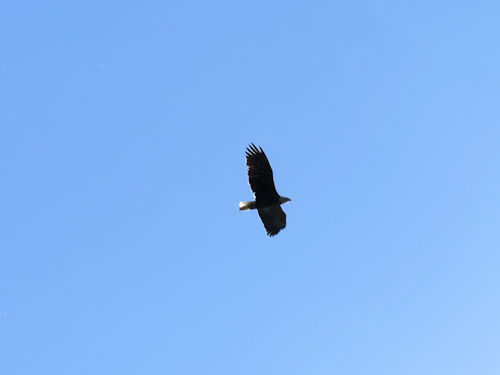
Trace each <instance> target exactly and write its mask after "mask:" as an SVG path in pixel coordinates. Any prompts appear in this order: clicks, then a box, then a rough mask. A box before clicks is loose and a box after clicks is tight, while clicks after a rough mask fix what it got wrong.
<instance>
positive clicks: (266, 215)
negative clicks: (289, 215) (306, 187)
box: [258, 205, 286, 236]
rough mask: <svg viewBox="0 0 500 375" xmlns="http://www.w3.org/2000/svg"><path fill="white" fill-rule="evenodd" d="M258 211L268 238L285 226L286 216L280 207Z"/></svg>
mask: <svg viewBox="0 0 500 375" xmlns="http://www.w3.org/2000/svg"><path fill="white" fill-rule="evenodd" d="M258 211H259V216H260V219H261V220H262V222H263V223H264V227H265V228H266V232H267V234H268V235H269V236H274V235H276V234H278V232H279V231H280V230H282V229H283V228H284V227H285V226H286V215H285V213H284V212H283V210H282V209H281V206H279V205H278V206H271V207H265V208H259V209H258Z"/></svg>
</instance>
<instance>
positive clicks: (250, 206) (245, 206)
mask: <svg viewBox="0 0 500 375" xmlns="http://www.w3.org/2000/svg"><path fill="white" fill-rule="evenodd" d="M254 208H255V202H240V211H243V210H253V209H254Z"/></svg>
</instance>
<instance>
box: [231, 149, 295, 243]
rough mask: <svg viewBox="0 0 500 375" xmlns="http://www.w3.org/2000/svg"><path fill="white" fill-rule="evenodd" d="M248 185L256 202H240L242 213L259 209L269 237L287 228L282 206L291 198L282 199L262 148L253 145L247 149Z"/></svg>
mask: <svg viewBox="0 0 500 375" xmlns="http://www.w3.org/2000/svg"><path fill="white" fill-rule="evenodd" d="M246 156H247V166H248V183H249V184H250V188H251V189H252V192H253V195H254V197H255V201H253V202H240V211H242V210H253V209H257V211H258V212H259V216H260V219H261V220H262V222H263V223H264V227H265V228H266V232H267V234H268V236H274V235H276V234H278V232H279V231H280V230H282V229H283V228H284V227H285V226H286V215H285V213H284V212H283V210H282V209H281V207H280V205H281V204H283V203H285V202H288V201H290V200H291V199H290V198H286V197H280V195H279V194H278V192H277V191H276V188H275V187H274V181H273V170H272V169H271V165H270V164H269V160H267V156H266V154H264V151H262V148H261V147H259V148H257V147H256V146H255V145H254V144H253V143H252V144H251V145H250V146H248V147H247V151H246Z"/></svg>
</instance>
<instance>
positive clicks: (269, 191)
mask: <svg viewBox="0 0 500 375" xmlns="http://www.w3.org/2000/svg"><path fill="white" fill-rule="evenodd" d="M246 156H247V166H248V183H249V184H250V188H251V189H252V191H253V194H254V196H255V200H256V201H257V204H258V205H266V204H273V203H277V202H278V200H279V195H278V193H277V192H276V188H275V187H274V181H273V170H272V169H271V165H270V164H269V160H267V156H266V154H264V151H262V148H260V147H259V148H257V147H256V146H255V145H254V144H253V143H252V144H251V145H250V146H248V147H247V151H246Z"/></svg>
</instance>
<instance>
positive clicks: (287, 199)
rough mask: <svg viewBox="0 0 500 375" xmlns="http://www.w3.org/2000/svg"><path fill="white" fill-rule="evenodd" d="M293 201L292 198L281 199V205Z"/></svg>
mask: <svg viewBox="0 0 500 375" xmlns="http://www.w3.org/2000/svg"><path fill="white" fill-rule="evenodd" d="M290 201H291V199H290V198H287V197H280V204H283V203H286V202H290Z"/></svg>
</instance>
